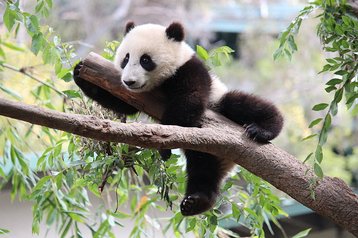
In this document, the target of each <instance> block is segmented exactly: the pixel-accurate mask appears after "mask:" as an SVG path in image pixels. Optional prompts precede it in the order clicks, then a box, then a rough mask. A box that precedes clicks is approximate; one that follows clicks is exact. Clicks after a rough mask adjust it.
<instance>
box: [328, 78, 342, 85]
mask: <svg viewBox="0 0 358 238" xmlns="http://www.w3.org/2000/svg"><path fill="white" fill-rule="evenodd" d="M342 82H343V81H342V79H337V78H334V79H331V80H329V81H328V82H327V83H326V85H336V84H340V83H342Z"/></svg>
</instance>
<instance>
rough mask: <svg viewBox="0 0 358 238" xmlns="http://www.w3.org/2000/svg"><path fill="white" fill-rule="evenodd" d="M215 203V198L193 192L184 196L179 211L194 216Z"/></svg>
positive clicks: (184, 214)
mask: <svg viewBox="0 0 358 238" xmlns="http://www.w3.org/2000/svg"><path fill="white" fill-rule="evenodd" d="M214 204H215V199H214V198H213V197H212V198H210V197H209V196H207V195H205V194H204V193H194V194H191V195H188V196H186V197H185V198H184V199H183V201H182V202H181V204H180V211H181V214H182V215H183V216H194V215H198V214H200V213H203V212H205V211H207V210H209V209H210V208H212V207H213V206H214Z"/></svg>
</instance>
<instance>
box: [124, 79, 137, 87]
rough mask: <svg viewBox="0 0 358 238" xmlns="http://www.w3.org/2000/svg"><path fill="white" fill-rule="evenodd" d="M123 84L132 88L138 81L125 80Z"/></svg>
mask: <svg viewBox="0 0 358 238" xmlns="http://www.w3.org/2000/svg"><path fill="white" fill-rule="evenodd" d="M123 82H124V83H125V84H126V85H127V86H128V87H130V86H132V85H133V84H135V82H136V81H134V80H123Z"/></svg>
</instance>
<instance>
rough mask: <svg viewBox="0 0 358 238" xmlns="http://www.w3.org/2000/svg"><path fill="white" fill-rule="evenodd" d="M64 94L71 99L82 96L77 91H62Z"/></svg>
mask: <svg viewBox="0 0 358 238" xmlns="http://www.w3.org/2000/svg"><path fill="white" fill-rule="evenodd" d="M62 92H63V93H64V94H66V95H67V96H68V97H69V98H80V97H81V94H80V93H79V92H77V91H75V90H65V91H62Z"/></svg>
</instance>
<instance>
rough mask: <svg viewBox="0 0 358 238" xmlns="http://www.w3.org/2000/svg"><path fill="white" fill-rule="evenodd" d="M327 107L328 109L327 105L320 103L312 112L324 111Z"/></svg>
mask: <svg viewBox="0 0 358 238" xmlns="http://www.w3.org/2000/svg"><path fill="white" fill-rule="evenodd" d="M327 107H328V104H327V103H320V104H316V105H314V106H313V108H312V110H313V111H322V110H324V109H326V108H327Z"/></svg>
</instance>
